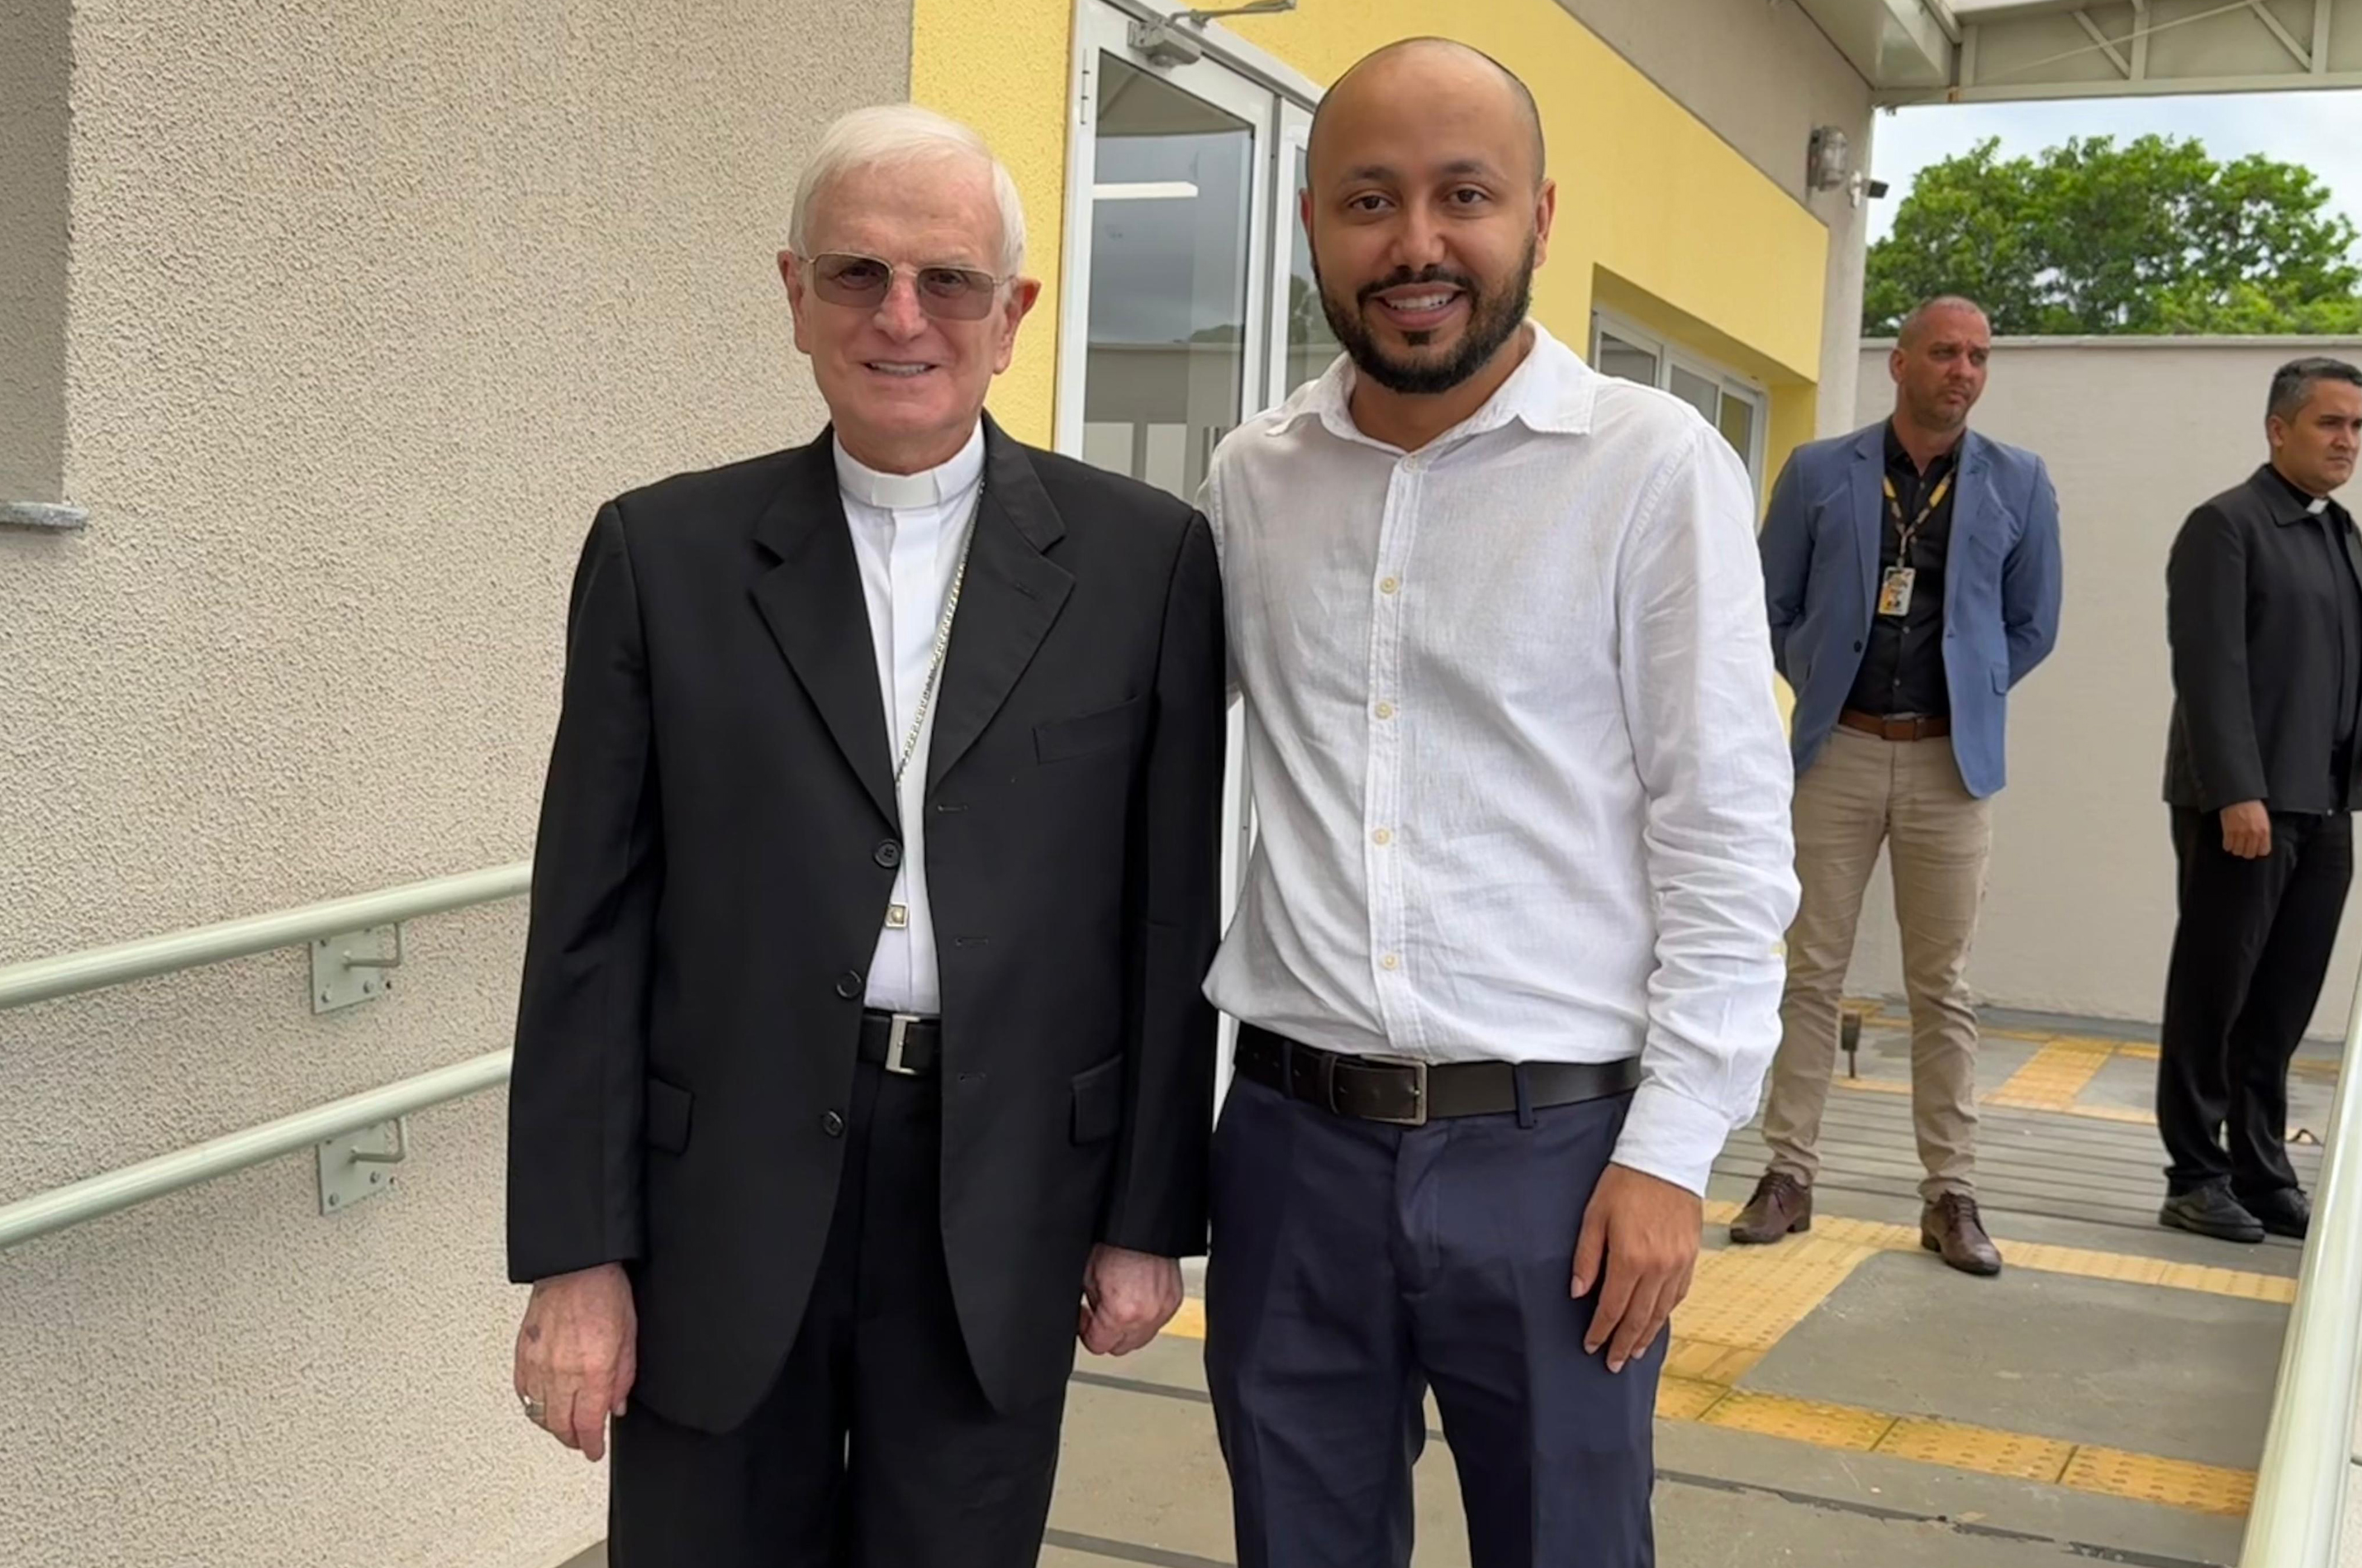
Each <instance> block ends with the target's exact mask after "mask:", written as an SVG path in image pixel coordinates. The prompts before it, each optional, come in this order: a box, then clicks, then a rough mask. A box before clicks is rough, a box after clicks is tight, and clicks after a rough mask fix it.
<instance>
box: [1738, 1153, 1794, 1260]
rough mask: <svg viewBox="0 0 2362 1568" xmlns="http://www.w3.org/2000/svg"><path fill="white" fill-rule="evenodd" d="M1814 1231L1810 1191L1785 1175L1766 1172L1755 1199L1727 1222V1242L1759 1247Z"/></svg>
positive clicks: (1757, 1187) (1758, 1183)
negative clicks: (1728, 1226)
mask: <svg viewBox="0 0 2362 1568" xmlns="http://www.w3.org/2000/svg"><path fill="white" fill-rule="evenodd" d="M1812 1228H1813V1189H1812V1188H1811V1187H1806V1186H1805V1184H1804V1183H1803V1182H1800V1181H1798V1180H1797V1179H1796V1178H1795V1177H1794V1176H1790V1175H1789V1174H1788V1173H1787V1172H1785V1171H1765V1172H1764V1173H1763V1179H1762V1180H1761V1181H1759V1182H1757V1183H1756V1184H1755V1196H1754V1197H1752V1198H1749V1199H1748V1200H1747V1207H1746V1208H1744V1209H1740V1210H1739V1211H1738V1219H1736V1220H1732V1221H1731V1222H1730V1239H1731V1240H1732V1241H1734V1242H1738V1243H1739V1244H1740V1245H1741V1246H1749V1247H1760V1246H1763V1245H1765V1244H1767V1243H1769V1242H1776V1241H1779V1240H1780V1239H1781V1238H1782V1237H1783V1236H1786V1235H1788V1234H1790V1233H1791V1232H1793V1231H1809V1230H1811V1229H1812Z"/></svg>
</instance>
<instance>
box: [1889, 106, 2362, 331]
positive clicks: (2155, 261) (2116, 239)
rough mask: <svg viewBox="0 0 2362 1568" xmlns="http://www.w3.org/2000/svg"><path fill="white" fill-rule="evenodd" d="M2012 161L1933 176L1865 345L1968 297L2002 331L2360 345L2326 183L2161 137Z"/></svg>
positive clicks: (2354, 290) (2351, 269)
mask: <svg viewBox="0 0 2362 1568" xmlns="http://www.w3.org/2000/svg"><path fill="white" fill-rule="evenodd" d="M2000 148H2001V144H2000V142H1999V141H1998V140H1988V141H1985V142H1983V143H1981V144H1980V145H1979V146H1978V147H1977V148H1976V149H1975V150H1974V151H1971V152H1969V153H1967V154H1965V155H1963V156H1961V157H1959V158H1948V159H1946V160H1944V161H1943V162H1941V163H1937V164H1933V165H1930V166H1929V167H1928V168H1926V170H1924V171H1921V173H1920V175H1919V178H1918V180H1917V182H1915V183H1914V184H1913V186H1912V188H1911V192H1910V194H1909V195H1907V196H1905V197H1904V201H1903V204H1902V207H1901V208H1900V209H1899V210H1898V211H1897V212H1896V214H1895V216H1894V229H1893V233H1892V234H1890V235H1889V236H1888V237H1886V238H1884V239H1882V240H1880V241H1879V242H1878V243H1877V244H1876V245H1873V246H1871V248H1870V259H1869V272H1868V277H1867V280H1866V282H1865V285H1864V290H1863V298H1862V327H1863V330H1864V331H1866V332H1870V333H1871V334H1884V333H1891V332H1893V330H1894V328H1895V326H1897V324H1899V323H1900V322H1901V320H1902V319H1903V316H1904V313H1905V312H1907V311H1909V310H1910V308H1911V307H1912V306H1913V305H1914V304H1916V303H1917V302H1919V301H1920V300H1923V299H1926V298H1927V297H1928V296H1929V295H1931V294H1940V293H1960V294H1967V295H1969V296H1970V297H1971V298H1973V299H1976V300H1978V301H1979V302H1981V304H1983V305H1984V306H1985V308H1986V310H1987V311H1988V312H1990V313H1991V315H1992V325H1993V330H1994V331H1995V332H1997V333H2052V334H2058V333H2068V334H2075V333H2093V334H2100V333H2147V334H2166V333H2224V334H2256V333H2352V332H2362V267H2357V266H2356V261H2355V255H2354V250H2355V237H2356V235H2355V227H2354V225H2353V224H2352V223H2351V222H2349V221H2348V220H2347V219H2345V217H2343V216H2341V215H2337V214H2334V213H2328V212H2324V211H2323V208H2324V207H2325V206H2326V205H2327V204H2328V202H2329V190H2328V188H2327V187H2326V186H2324V185H2323V183H2322V182H2321V181H2320V179H2319V178H2318V177H2316V176H2315V175H2314V174H2313V172H2312V171H2311V170H2309V169H2304V168H2301V167H2300V166H2298V165H2296V164H2293V163H2280V162H2276V161H2274V160H2271V159H2268V158H2264V157H2262V156H2260V155H2250V156H2248V157H2246V158H2242V159H2238V160H2235V161H2233V162H2230V163H2220V162H2217V161H2216V160H2213V158H2210V157H2208V156H2207V153H2206V149H2205V147H2204V146H2203V144H2202V143H2200V142H2198V141H2195V140H2180V139H2176V138H2167V137H2159V136H2145V137H2142V138H2139V139H2137V140H2136V141H2132V142H2129V143H2126V144H2125V145H2123V146H2118V145H2117V144H2116V141H2115V138H2113V137H2094V138H2090V139H2088V140H2086V139H2077V140H2070V141H2069V142H2068V143H2067V144H2066V145H2065V146H2064V147H2054V148H2051V149H2048V150H2047V151H2045V152H2043V153H2042V154H2041V155H2040V156H2039V157H2038V158H2008V159H2004V158H2003V157H2002V156H2001V151H2000Z"/></svg>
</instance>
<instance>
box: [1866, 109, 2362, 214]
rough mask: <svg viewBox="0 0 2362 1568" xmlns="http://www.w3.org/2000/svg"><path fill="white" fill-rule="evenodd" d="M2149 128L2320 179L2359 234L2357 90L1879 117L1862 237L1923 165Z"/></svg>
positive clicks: (2361, 123) (2361, 126) (2125, 136)
mask: <svg viewBox="0 0 2362 1568" xmlns="http://www.w3.org/2000/svg"><path fill="white" fill-rule="evenodd" d="M2150 131H2156V132H2158V133H2160V134H2162V135H2167V136H2182V137H2196V138H2198V139H2199V140H2201V141H2202V142H2204V143H2205V144H2206V150H2207V151H2208V152H2209V153H2211V154H2213V156H2214V157H2215V158H2217V159H2224V160H2228V159H2231V158H2235V157H2238V156H2240V155H2241V154H2244V153H2249V152H2260V153H2263V154H2265V155H2266V156H2267V157H2270V158H2277V159H2279V160H2282V161H2283V162H2288V163H2301V164H2303V165H2304V166H2305V167H2307V168H2309V169H2311V170H2312V171H2313V172H2314V173H2316V174H2318V175H2320V176H2321V178H2322V180H2323V182H2325V183H2326V184H2327V185H2328V186H2329V188H2330V192H2331V204H2332V205H2333V206H2334V208H2335V209H2336V210H2339V211H2342V212H2343V213H2345V215H2346V216H2348V217H2350V218H2352V219H2353V220H2354V222H2355V225H2356V227H2362V92H2350V91H2349V92H2337V93H2324V92H2290V93H2246V94H2224V95H2197V94H2193V95H2191V96H2186V97H2179V98H2092V99H2083V100H2080V101H2079V100H2074V99H2068V100H2064V101H2060V102H2054V103H2047V104H1961V105H1942V104H1937V105H1929V106H1927V107H1925V108H1911V109H1898V110H1896V111H1895V112H1894V113H1893V114H1891V115H1889V114H1881V115H1880V116H1878V121H1877V125H1876V127H1875V128H1874V130H1873V131H1872V133H1871V136H1872V144H1871V171H1872V172H1873V173H1874V174H1875V175H1876V176H1877V177H1878V178H1879V179H1881V180H1883V181H1885V182H1887V184H1888V186H1889V187H1890V190H1889V192H1888V193H1887V195H1886V197H1885V199H1884V200H1882V201H1877V202H1873V203H1871V208H1872V209H1873V210H1872V212H1871V228H1870V236H1871V238H1872V239H1878V238H1882V237H1884V235H1885V234H1886V231H1887V230H1888V229H1889V228H1890V227H1892V226H1893V223H1894V209H1895V206H1896V204H1898V203H1900V202H1901V201H1902V199H1903V198H1904V195H1906V194H1907V193H1909V192H1910V189H1911V182H1912V180H1913V179H1914V178H1915V177H1916V176H1917V174H1918V172H1919V171H1920V170H1922V169H1924V168H1926V166H1927V165H1928V164H1930V163H1937V162H1940V161H1942V160H1944V159H1946V158H1949V157H1951V156H1952V155H1954V154H1955V153H1961V152H1966V151H1968V150H1969V149H1970V148H1972V147H1974V146H1975V145H1976V144H1977V143H1978V142H1979V141H1981V140H1982V139H1983V138H1986V137H1999V138H2001V144H2002V151H2003V155H2004V156H2009V157H2015V156H2017V155H2020V154H2030V153H2036V152H2039V151H2041V150H2042V149H2044V148H2046V147H2056V146H2057V145H2058V144H2059V143H2060V142H2063V141H2065V140H2066V139H2067V138H2070V137H2074V136H2114V137H2116V138H2118V139H2120V140H2129V139H2130V138H2134V137H2136V136H2142V135H2146V134H2147V133H2148V132H2150Z"/></svg>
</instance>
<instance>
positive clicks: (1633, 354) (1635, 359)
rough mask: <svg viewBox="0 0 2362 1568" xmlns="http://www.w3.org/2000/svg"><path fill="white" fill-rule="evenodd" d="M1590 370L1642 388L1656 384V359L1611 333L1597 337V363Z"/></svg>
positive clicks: (1647, 352)
mask: <svg viewBox="0 0 2362 1568" xmlns="http://www.w3.org/2000/svg"><path fill="white" fill-rule="evenodd" d="M1591 368H1592V369H1593V370H1597V371H1598V372H1599V373H1600V374H1601V375H1603V376H1621V377H1622V378H1623V379H1624V380H1626V381H1638V382H1639V383H1640V384H1641V385H1642V386H1644V387H1652V386H1655V385H1656V384H1657V357H1656V356H1655V355H1654V354H1652V353H1650V351H1649V350H1648V349H1646V348H1639V347H1638V346H1637V345H1635V344H1630V343H1627V342H1625V341H1624V339H1622V338H1621V337H1617V336H1616V335H1615V334H1614V333H1612V332H1603V333H1601V334H1600V335H1599V362H1598V363H1597V364H1595V365H1594V366H1592V367H1591Z"/></svg>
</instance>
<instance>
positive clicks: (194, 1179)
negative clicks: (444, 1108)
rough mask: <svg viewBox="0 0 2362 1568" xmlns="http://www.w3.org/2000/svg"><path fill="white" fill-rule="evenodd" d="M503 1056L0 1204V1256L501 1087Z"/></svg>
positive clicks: (477, 1059) (491, 1054) (505, 1063)
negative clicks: (322, 1144)
mask: <svg viewBox="0 0 2362 1568" xmlns="http://www.w3.org/2000/svg"><path fill="white" fill-rule="evenodd" d="M509 1055H510V1054H509V1052H508V1051H506V1050H501V1051H491V1052H487V1053H486V1054H484V1055H481V1056H474V1057H470V1058H469V1060H467V1061H464V1062H455V1063H453V1064H452V1065H451V1066H447V1067H437V1068H436V1069H435V1070H434V1071H433V1072H431V1073H421V1074H419V1075H418V1076H417V1077H414V1078H404V1079H403V1080H402V1081H401V1082H400V1083H395V1084H388V1085H386V1086H385V1087H384V1088H373V1089H368V1090H364V1091H363V1092H361V1093H359V1094H356V1095H348V1096H347V1097H345V1098H344V1099H339V1100H334V1101H331V1102H330V1103H329V1104H326V1105H321V1106H315V1107H314V1108H313V1109H311V1110H299V1111H297V1112H296V1113H295V1114H293V1115H292V1116H282V1117H281V1118H280V1119H279V1120H278V1121H266V1122H264V1123H263V1124H262V1125H261V1126H259V1127H248V1128H246V1129H244V1130H242V1131H240V1132H231V1133H227V1134H225V1135H224V1136H222V1137H219V1138H214V1139H210V1140H208V1141H206V1142H205V1143H199V1144H197V1145H195V1146H194V1147H193V1148H187V1149H179V1150H175V1151H174V1152H173V1153H171V1154H159V1155H157V1156H156V1157H155V1158H154V1159H152V1160H142V1161H140V1162H139V1163H138V1165H126V1166H124V1167H123V1168H122V1169H121V1170H114V1171H108V1172H107V1173H106V1174H105V1175H104V1176H89V1177H85V1178H84V1179H83V1180H81V1181H76V1182H69V1183H67V1184H66V1185H65V1186H63V1187H54V1188H52V1189H50V1191H48V1192H40V1193H35V1194H34V1195H33V1196H32V1197H30V1198H19V1199H17V1201H16V1202H14V1203H9V1204H0V1251H6V1249H7V1248H9V1247H12V1246H15V1245H16V1244H17V1242H28V1241H31V1240H32V1239H33V1238H34V1237H36V1236H45V1235H47V1234H49V1233H50V1231H62V1230H64V1229H65V1228H66V1227H68V1226H70V1225H79V1224H81V1223H82V1222H83V1220H95V1219H97V1218H98V1217H99V1216H100V1215H102V1214H112V1213H114V1212H115V1211H116V1209H128V1208H130V1207H131V1206H132V1205H133V1204H135V1203H145V1202H147V1201H148V1200H149V1198H161V1197H163V1196H164V1195H165V1194H166V1193H169V1192H178V1191H179V1190H180V1189H181V1188H182V1187H195V1186H196V1185H198V1184H199V1183H200V1182H208V1181H211V1180H213V1179H214V1178H215V1176H227V1175H229V1174H230V1173H231V1172H232V1171H241V1170H244V1169H245V1168H246V1167H247V1166H248V1165H260V1164H261V1163H262V1162H263V1161H265V1160H275V1159H277V1158H278V1157H279V1156H280V1155H281V1154H293V1153H295V1152H296V1151H297V1150H299V1149H304V1148H309V1147H310V1146H311V1145H313V1144H315V1143H319V1142H320V1141H322V1140H323V1139H326V1138H333V1137H336V1136H337V1134H339V1133H342V1132H357V1131H359V1129H361V1128H363V1127H373V1126H376V1125H377V1124H378V1123H379V1122H381V1121H395V1120H397V1119H399V1118H401V1117H404V1116H407V1115H409V1114H410V1113H411V1112H412V1111H414V1110H425V1109H426V1108H427V1107H428V1106H432V1105H441V1104H443V1103H444V1102H445V1101H447V1100H454V1099H462V1098H464V1097H466V1096H468V1095H471V1094H477V1093H480V1092H481V1091H482V1090H484V1089H488V1088H492V1087H493V1086H495V1085H497V1084H502V1083H506V1082H507V1081H508V1077H509Z"/></svg>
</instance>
